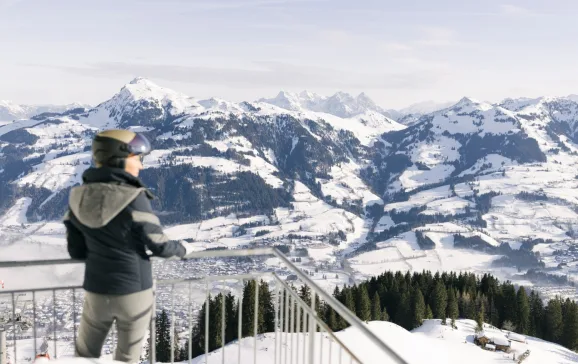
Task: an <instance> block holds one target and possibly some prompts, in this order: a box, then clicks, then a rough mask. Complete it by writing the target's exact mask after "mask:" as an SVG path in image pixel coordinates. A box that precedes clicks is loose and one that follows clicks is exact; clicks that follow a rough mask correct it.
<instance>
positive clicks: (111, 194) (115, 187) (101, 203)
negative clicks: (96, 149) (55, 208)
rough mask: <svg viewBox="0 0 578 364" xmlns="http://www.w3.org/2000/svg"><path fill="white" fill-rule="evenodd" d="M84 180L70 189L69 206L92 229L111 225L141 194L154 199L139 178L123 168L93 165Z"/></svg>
mask: <svg viewBox="0 0 578 364" xmlns="http://www.w3.org/2000/svg"><path fill="white" fill-rule="evenodd" d="M82 179H83V181H84V182H85V183H84V184H83V185H82V186H78V187H74V188H72V189H71V190H70V196H69V200H68V205H69V207H70V210H71V211H72V213H73V214H74V216H76V218H77V219H78V221H80V222H81V223H82V224H83V225H85V226H87V227H89V228H91V229H97V228H100V227H103V226H105V225H106V224H108V223H109V222H110V221H111V220H112V219H114V218H115V217H116V216H117V215H118V214H119V213H120V212H121V211H122V210H124V209H125V208H126V207H127V206H128V205H129V204H130V203H131V202H132V201H134V200H135V199H136V198H137V196H138V195H139V194H140V193H142V192H145V193H146V194H147V197H149V198H152V195H151V194H150V192H149V191H148V190H147V189H146V188H145V187H144V185H143V184H142V182H141V181H140V180H139V179H138V178H136V177H133V176H131V175H130V174H128V173H126V172H125V171H124V170H122V169H118V168H107V167H102V168H89V169H87V170H86V171H85V172H84V174H83V176H82Z"/></svg>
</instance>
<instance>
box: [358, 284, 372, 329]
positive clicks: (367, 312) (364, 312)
mask: <svg viewBox="0 0 578 364" xmlns="http://www.w3.org/2000/svg"><path fill="white" fill-rule="evenodd" d="M356 296H357V297H356V298H357V299H356V305H355V306H356V309H357V311H356V312H357V317H359V319H360V320H361V321H369V320H371V302H370V301H369V294H368V293H367V287H366V285H365V284H363V285H361V286H359V287H358V288H357V295H356Z"/></svg>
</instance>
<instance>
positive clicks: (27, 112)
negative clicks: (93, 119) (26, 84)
mask: <svg viewBox="0 0 578 364" xmlns="http://www.w3.org/2000/svg"><path fill="white" fill-rule="evenodd" d="M77 108H90V106H89V105H84V104H79V103H72V104H68V105H20V104H16V103H14V102H12V101H9V100H0V122H4V121H12V120H17V119H26V118H31V117H33V116H35V115H38V114H42V113H62V112H64V111H66V110H70V109H77Z"/></svg>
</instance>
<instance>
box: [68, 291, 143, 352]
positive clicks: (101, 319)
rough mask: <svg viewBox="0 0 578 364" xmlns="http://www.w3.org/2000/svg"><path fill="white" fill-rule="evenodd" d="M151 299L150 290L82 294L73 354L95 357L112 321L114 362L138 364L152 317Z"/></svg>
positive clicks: (100, 348)
mask: <svg viewBox="0 0 578 364" xmlns="http://www.w3.org/2000/svg"><path fill="white" fill-rule="evenodd" d="M153 299H154V298H153V291H152V289H147V290H145V291H141V292H136V293H131V294H127V295H102V294H96V293H91V292H85V293H84V307H83V310H82V319H81V321H80V327H79V329H78V338H77V341H76V350H75V351H76V353H75V355H76V356H79V357H84V358H99V357H100V353H101V350H102V346H103V345H104V340H105V339H106V336H107V335H108V332H109V330H110V328H111V327H112V324H113V322H114V321H115V320H116V327H117V333H118V336H117V337H118V342H117V347H116V351H115V353H114V360H118V361H122V362H126V363H138V362H140V354H141V349H142V343H143V339H144V338H145V335H146V331H147V328H148V325H149V323H150V320H151V316H152V307H153Z"/></svg>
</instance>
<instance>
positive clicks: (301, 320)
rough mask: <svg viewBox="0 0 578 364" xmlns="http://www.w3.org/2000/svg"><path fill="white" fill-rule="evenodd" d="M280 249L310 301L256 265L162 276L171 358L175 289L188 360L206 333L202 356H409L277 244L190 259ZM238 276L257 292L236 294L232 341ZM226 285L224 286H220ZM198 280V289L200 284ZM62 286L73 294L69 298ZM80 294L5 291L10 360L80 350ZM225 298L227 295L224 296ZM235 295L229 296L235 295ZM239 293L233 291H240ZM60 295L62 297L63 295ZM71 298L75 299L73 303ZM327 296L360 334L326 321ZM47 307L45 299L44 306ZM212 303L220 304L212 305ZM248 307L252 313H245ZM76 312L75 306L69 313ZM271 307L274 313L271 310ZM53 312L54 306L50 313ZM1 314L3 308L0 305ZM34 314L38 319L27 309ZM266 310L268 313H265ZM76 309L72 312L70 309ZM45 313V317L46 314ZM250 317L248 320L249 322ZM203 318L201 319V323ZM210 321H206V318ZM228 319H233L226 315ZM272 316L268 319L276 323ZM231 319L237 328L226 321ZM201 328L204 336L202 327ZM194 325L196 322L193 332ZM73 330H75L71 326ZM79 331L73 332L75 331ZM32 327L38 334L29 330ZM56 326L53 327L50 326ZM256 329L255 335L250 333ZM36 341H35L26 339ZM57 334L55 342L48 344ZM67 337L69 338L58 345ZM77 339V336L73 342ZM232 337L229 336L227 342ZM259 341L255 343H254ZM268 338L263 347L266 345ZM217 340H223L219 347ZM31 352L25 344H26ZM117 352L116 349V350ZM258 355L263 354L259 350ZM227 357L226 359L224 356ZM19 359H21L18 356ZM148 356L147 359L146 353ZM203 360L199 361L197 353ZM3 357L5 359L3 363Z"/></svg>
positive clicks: (158, 290) (159, 284)
mask: <svg viewBox="0 0 578 364" xmlns="http://www.w3.org/2000/svg"><path fill="white" fill-rule="evenodd" d="M266 256H273V257H275V258H277V259H278V260H279V262H281V263H282V264H283V265H284V266H285V268H287V269H288V271H289V272H290V275H293V276H296V277H297V278H298V279H299V280H300V283H301V284H302V285H304V286H306V287H308V288H309V289H310V291H311V295H310V299H307V301H310V302H306V300H304V299H303V297H302V296H300V295H299V294H298V293H297V292H296V290H295V289H294V287H293V286H292V285H290V284H288V282H287V280H286V279H283V277H282V276H281V275H280V274H279V272H275V271H272V272H271V271H267V272H251V273H245V274H232V275H215V276H204V277H193V278H188V279H156V280H155V283H154V285H155V287H154V292H155V295H156V299H155V300H154V302H155V303H154V304H153V312H156V313H158V312H159V311H160V309H157V307H156V306H157V304H156V301H157V299H158V295H159V294H163V295H165V294H166V290H169V294H170V309H169V315H170V362H171V363H173V362H175V349H176V346H175V345H177V343H175V341H177V339H178V338H179V336H178V334H177V332H176V329H177V327H176V323H177V319H176V317H175V316H176V309H175V303H176V304H177V305H179V306H181V307H182V306H183V305H184V304H183V300H182V299H180V296H179V298H178V302H175V295H176V294H177V295H179V294H181V293H182V291H183V289H184V291H187V292H188V300H187V303H186V314H185V313H183V312H179V316H180V321H188V323H186V324H185V327H186V333H187V334H186V335H185V336H186V339H185V348H187V349H188V350H187V351H188V352H187V358H186V359H184V360H183V358H181V361H187V360H188V362H189V363H192V362H193V359H195V358H193V340H195V339H199V338H202V339H203V341H204V358H201V359H203V360H202V361H200V362H199V363H201V362H203V363H216V362H219V361H220V362H222V363H225V362H227V363H231V362H234V361H232V359H233V357H236V360H237V361H236V362H237V363H241V362H245V363H249V362H253V363H257V362H265V363H275V364H277V363H280V364H281V363H283V364H288V363H309V364H313V363H340V364H341V363H342V362H343V361H345V362H349V363H369V362H376V363H407V361H406V360H404V359H403V358H402V357H401V356H400V355H399V354H398V353H397V352H396V351H394V350H393V349H392V348H391V347H390V346H389V345H387V344H386V343H384V342H383V341H382V340H380V339H379V338H378V337H377V336H376V335H375V334H374V333H373V332H372V331H371V330H370V329H369V328H368V327H367V325H366V324H365V323H364V322H362V321H361V320H360V319H359V318H358V317H357V316H356V315H355V314H354V313H352V312H351V311H350V310H348V309H347V308H346V307H345V306H344V305H343V304H342V303H341V302H339V300H337V299H336V298H335V297H333V296H332V295H331V294H329V293H327V292H326V291H325V290H323V289H322V288H320V287H319V286H318V285H317V284H316V283H315V282H314V281H313V280H312V279H311V278H310V277H308V275H307V274H305V273H303V272H302V271H301V270H300V269H299V268H298V267H296V266H295V265H294V264H293V263H292V262H291V261H290V260H289V259H288V258H287V257H286V256H285V255H283V254H282V253H281V252H279V251H278V250H276V249H274V248H257V249H244V250H243V249H239V250H212V251H203V252H196V253H192V254H190V255H188V256H187V257H186V258H187V260H191V259H195V260H196V259H204V258H215V259H217V258H242V257H266ZM75 263H82V262H78V261H73V260H45V261H42V260H40V261H16V262H0V268H19V267H35V266H53V265H59V264H75ZM259 280H260V281H261V283H263V282H266V283H267V287H269V286H268V285H269V284H271V285H272V286H273V288H272V289H270V290H269V289H268V290H267V291H268V292H269V294H270V295H271V298H272V302H273V308H269V314H273V318H272V320H273V321H274V322H273V326H272V328H273V330H272V331H270V332H262V327H263V326H264V324H263V322H259V321H262V319H261V318H260V313H259V310H260V309H261V304H262V303H263V299H262V296H261V295H260V293H259V290H260V285H261V284H259ZM231 282H236V283H237V284H241V286H246V284H249V282H254V283H255V284H254V298H253V299H251V300H247V302H250V305H248V304H246V302H245V301H244V300H242V298H240V297H239V298H236V297H235V298H234V300H235V304H236V312H237V314H236V316H237V319H238V322H237V324H236V326H237V327H236V329H237V335H236V337H235V338H234V340H229V341H228V340H227V337H229V339H230V337H231V334H232V333H231V327H232V325H231V323H230V320H226V315H225V310H226V304H225V292H226V291H227V290H228V288H229V287H230V286H231ZM219 284H220V288H219V287H218V286H219ZM195 287H197V288H195ZM200 287H204V292H203V296H204V302H202V303H201V306H202V307H201V309H200V310H199V312H201V313H203V312H204V318H200V317H198V320H195V315H194V313H193V308H194V305H195V304H194V302H193V298H192V297H193V293H195V292H198V291H199V290H200V289H202V288H200ZM215 289H216V290H217V291H219V292H220V293H221V295H220V296H219V295H216V296H215V301H214V302H218V307H217V309H218V310H220V311H221V312H220V314H218V315H217V316H216V317H217V318H218V320H219V321H220V322H211V320H210V316H211V313H214V311H215V310H214V307H211V302H212V301H213V300H212V299H211V292H212V291H215ZM62 292H67V293H68V294H69V296H68V297H69V299H66V295H64V296H63V295H62V294H61V293H62ZM47 293H48V295H49V296H50V293H51V296H52V297H51V299H50V297H49V298H48V301H51V305H50V306H49V307H50V308H51V312H49V311H46V309H44V310H43V311H42V314H41V316H42V317H41V318H40V319H39V318H38V316H39V314H38V313H37V298H38V297H39V296H44V297H45V298H46V294H47ZM78 293H80V294H82V289H81V287H79V286H63V287H43V288H34V289H27V290H12V291H2V292H1V293H0V297H7V296H8V297H9V301H8V305H9V306H10V307H11V310H10V312H9V313H8V315H7V316H8V317H6V316H5V317H4V320H3V321H2V317H0V328H1V326H2V323H4V328H5V330H6V333H7V335H6V343H7V346H8V347H9V348H8V349H7V353H8V355H9V357H10V359H9V361H10V364H19V362H26V361H31V360H33V359H34V358H35V357H36V356H37V355H38V354H43V351H46V350H49V349H48V348H50V347H52V348H51V349H52V355H51V357H53V358H59V357H63V356H73V355H74V352H73V348H74V343H75V342H76V338H77V327H78V324H79V320H78V317H79V314H80V313H81V310H80V304H81V303H82V298H81V297H80V298H79V297H78ZM21 294H32V308H31V311H32V312H30V309H28V310H27V309H26V307H24V310H22V312H21V311H18V310H17V309H16V308H17V299H18V297H19V295H21ZM219 297H220V301H217V298H219ZM230 297H231V295H229V298H230ZM233 297H234V296H233ZM57 298H59V299H60V302H59V300H58V299H57ZM70 302H72V303H70ZM321 302H323V305H324V307H326V308H327V310H332V312H333V313H334V314H335V315H338V317H339V319H341V320H342V321H343V322H346V323H347V324H346V326H348V328H347V330H355V335H356V339H355V340H354V341H352V340H345V339H344V338H343V337H342V336H340V334H339V333H338V334H336V333H335V332H334V331H333V330H332V328H331V327H330V325H329V324H328V322H327V319H326V318H325V317H320V315H319V314H318V309H319V306H320V304H321ZM42 307H43V308H44V306H42ZM211 309H213V311H211ZM243 310H248V311H249V312H243ZM70 311H72V312H70ZM270 311H272V312H270ZM47 312H48V313H47ZM0 314H1V312H0ZM30 314H31V315H32V318H31V319H28V318H27V316H30ZM261 314H263V313H261ZM48 315H50V316H51V317H50V319H49V320H46V319H45V318H46V316H48ZM69 315H71V317H70V316H69ZM43 318H44V319H43ZM244 319H246V320H245V321H244ZM156 321H157V320H156V319H155V318H153V319H152V320H151V323H150V329H149V334H148V335H147V336H148V337H149V340H150V343H153V344H152V345H150V349H149V356H148V360H149V362H150V363H155V362H156V356H157V353H156V345H154V343H156V342H157V340H156V336H157V334H158V332H157V328H156ZM195 321H196V322H195ZM202 321H204V324H203V322H202ZM226 321H227V322H226ZM270 324H271V323H270V322H269V323H268V326H270ZM227 325H231V327H229V326H227ZM200 327H202V328H203V330H204V335H203V333H202V332H199V328H200ZM193 328H196V329H197V332H196V335H197V336H195V337H194V334H193V331H194V330H193ZM39 329H44V330H43V332H44V333H45V334H46V335H44V345H43V349H44V350H43V351H42V352H41V351H40V350H38V342H39V336H38V331H39ZM66 330H68V331H66ZM70 330H72V337H70V335H69V334H68V332H69V331H70ZM28 331H31V334H26V332H28ZM49 332H50V333H49ZM249 333H250V335H249ZM26 340H28V341H30V340H32V343H26V342H25V341H26ZM49 341H52V345H49ZM59 341H60V343H62V341H64V342H65V343H67V344H66V345H64V347H63V346H61V345H59ZM70 341H72V343H70ZM227 341H228V342H227ZM251 341H252V343H251ZM107 342H111V343H112V346H113V347H114V343H115V335H114V329H113V331H112V332H111V335H110V337H109V340H107ZM352 343H355V344H356V345H358V344H359V343H363V350H360V348H359V347H357V348H356V350H353V349H352ZM19 344H22V345H25V344H28V345H30V344H32V346H33V349H32V350H31V351H29V352H30V353H33V355H30V354H29V355H28V357H25V358H19V355H20V356H24V354H22V351H21V352H19V349H18V345H19ZM259 344H261V349H259ZM215 346H219V347H217V348H215ZM247 349H249V350H251V349H252V353H251V354H252V355H251V356H252V358H251V360H249V358H248V354H249V352H248V350H247ZM258 350H259V352H266V354H263V353H261V354H259V353H258ZM24 352H25V351H24ZM109 352H110V351H109ZM258 354H259V355H258ZM219 358H220V360H219ZM19 359H20V361H19ZM143 359H144V358H143ZM195 360H197V361H196V362H198V359H195ZM0 364H5V363H1V362H0Z"/></svg>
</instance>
